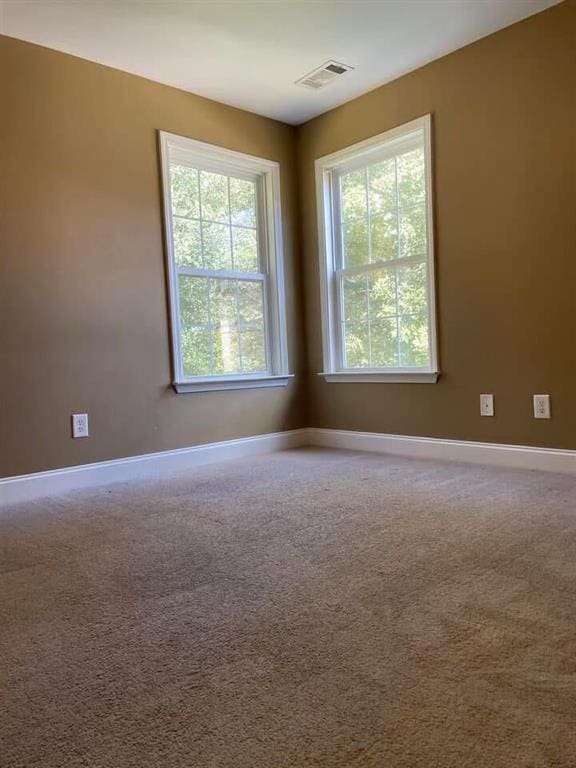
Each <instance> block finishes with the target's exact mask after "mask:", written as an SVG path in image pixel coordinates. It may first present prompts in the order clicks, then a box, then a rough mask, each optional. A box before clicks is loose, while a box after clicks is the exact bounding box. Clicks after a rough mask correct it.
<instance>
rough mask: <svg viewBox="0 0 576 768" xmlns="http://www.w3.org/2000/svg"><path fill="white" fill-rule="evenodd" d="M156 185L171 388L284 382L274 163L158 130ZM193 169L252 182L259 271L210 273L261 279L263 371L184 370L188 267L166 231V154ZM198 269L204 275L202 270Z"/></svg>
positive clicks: (276, 169) (277, 193)
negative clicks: (182, 281) (183, 277)
mask: <svg viewBox="0 0 576 768" xmlns="http://www.w3.org/2000/svg"><path fill="white" fill-rule="evenodd" d="M158 136H159V144H160V161H161V170H162V191H163V200H164V235H165V252H166V266H167V272H168V293H169V300H170V329H171V339H172V367H173V380H172V384H173V387H174V389H175V390H176V392H178V393H184V392H207V391H213V390H229V389H249V388H254V387H285V386H286V385H287V384H288V381H289V380H290V379H291V378H292V376H291V375H290V374H289V372H288V371H289V367H288V366H289V361H288V345H287V334H286V313H285V303H286V302H285V290H284V261H283V248H282V217H281V201H280V166H279V164H278V163H277V162H274V161H272V160H265V159H263V158H259V157H254V156H252V155H246V154H243V153H241V152H235V151H233V150H230V149H224V148H223V147H218V146H214V145H212V144H206V143H205V142H202V141H197V140H195V139H189V138H186V137H184V136H177V135H175V134H172V133H167V132H166V131H159V132H158ZM174 158H176V159H178V161H179V162H182V163H184V164H185V165H189V166H190V167H192V168H197V169H199V170H205V171H211V172H214V173H221V174H225V175H235V174H236V175H238V176H239V177H240V178H249V179H252V180H254V181H255V182H256V184H257V187H258V194H257V198H258V232H259V234H258V240H259V247H260V249H261V250H262V251H263V253H261V260H262V269H263V272H262V273H255V274H251V275H248V274H244V273H236V272H225V271H214V273H213V274H214V277H219V278H226V277H228V278H234V279H242V277H241V275H244V279H247V278H248V277H250V278H251V279H261V280H263V282H264V315H265V316H264V325H265V333H266V347H267V349H266V351H267V360H268V366H269V371H268V372H267V373H263V374H260V373H259V374H251V373H246V374H242V373H238V374H236V373H235V374H225V375H216V376H193V377H192V376H185V375H184V368H183V364H182V354H181V341H180V306H179V291H178V275H179V274H185V273H189V274H191V273H193V272H194V270H193V269H192V268H190V267H184V266H179V265H177V264H176V260H175V258H174V241H173V233H172V199H171V184H170V160H171V159H174ZM203 274H205V275H206V276H210V275H208V274H207V272H206V271H203Z"/></svg>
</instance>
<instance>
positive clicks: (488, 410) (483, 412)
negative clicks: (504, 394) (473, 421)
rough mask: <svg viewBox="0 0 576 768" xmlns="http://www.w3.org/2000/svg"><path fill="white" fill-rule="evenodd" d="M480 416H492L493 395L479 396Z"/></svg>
mask: <svg viewBox="0 0 576 768" xmlns="http://www.w3.org/2000/svg"><path fill="white" fill-rule="evenodd" d="M480 416H494V395H480Z"/></svg>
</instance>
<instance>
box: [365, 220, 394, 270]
mask: <svg viewBox="0 0 576 768" xmlns="http://www.w3.org/2000/svg"><path fill="white" fill-rule="evenodd" d="M397 221H398V220H397V217H396V212H395V211H394V213H381V214H378V215H377V216H370V237H371V250H372V262H376V261H386V260H387V259H395V258H396V256H397V255H398V223H397Z"/></svg>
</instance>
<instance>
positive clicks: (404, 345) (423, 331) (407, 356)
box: [399, 315, 429, 368]
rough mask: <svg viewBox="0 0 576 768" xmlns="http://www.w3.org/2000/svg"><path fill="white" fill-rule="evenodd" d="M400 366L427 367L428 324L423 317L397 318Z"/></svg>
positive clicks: (408, 316)
mask: <svg viewBox="0 0 576 768" xmlns="http://www.w3.org/2000/svg"><path fill="white" fill-rule="evenodd" d="M399 327H400V365H401V366H404V367H407V368H411V367H417V366H424V365H428V363H429V357H428V322H427V319H426V316H425V315H407V316H405V317H400V318H399Z"/></svg>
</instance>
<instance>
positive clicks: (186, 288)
mask: <svg viewBox="0 0 576 768" xmlns="http://www.w3.org/2000/svg"><path fill="white" fill-rule="evenodd" d="M207 287H208V280H207V279H206V278H205V277H190V276H189V275H179V276H178V294H179V300H180V323H181V325H205V324H207V323H208V294H207Z"/></svg>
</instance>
